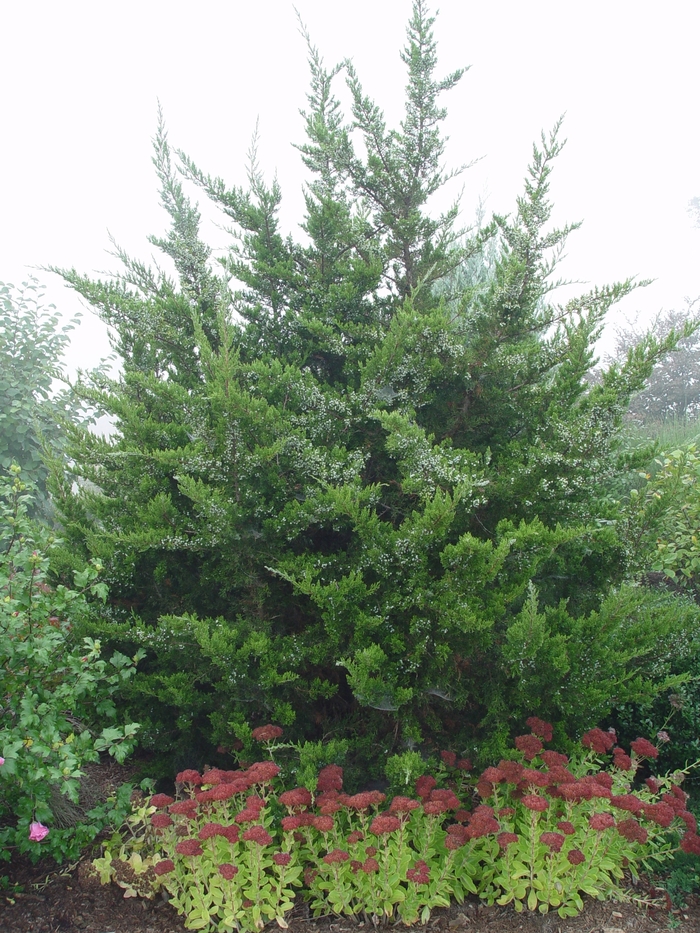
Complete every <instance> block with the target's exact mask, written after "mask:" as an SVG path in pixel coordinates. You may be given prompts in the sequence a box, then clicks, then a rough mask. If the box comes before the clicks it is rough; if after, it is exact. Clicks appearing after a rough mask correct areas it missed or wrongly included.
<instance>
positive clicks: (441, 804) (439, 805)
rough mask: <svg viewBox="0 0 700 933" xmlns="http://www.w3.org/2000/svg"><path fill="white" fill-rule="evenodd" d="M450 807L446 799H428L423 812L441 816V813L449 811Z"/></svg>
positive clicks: (428, 814)
mask: <svg viewBox="0 0 700 933" xmlns="http://www.w3.org/2000/svg"><path fill="white" fill-rule="evenodd" d="M449 809H450V808H449V807H448V806H447V804H446V803H445V801H444V800H426V801H425V803H424V804H423V813H425V814H426V815H427V816H439V815H440V814H441V813H447V811H448V810H449Z"/></svg>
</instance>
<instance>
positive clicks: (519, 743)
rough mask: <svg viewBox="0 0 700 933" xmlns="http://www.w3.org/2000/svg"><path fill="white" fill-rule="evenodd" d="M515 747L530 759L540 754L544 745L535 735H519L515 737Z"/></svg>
mask: <svg viewBox="0 0 700 933" xmlns="http://www.w3.org/2000/svg"><path fill="white" fill-rule="evenodd" d="M515 747H516V748H517V749H518V751H519V752H522V753H523V755H524V756H525V758H526V759H527V760H528V761H532V759H533V758H534V757H535V755H539V753H540V752H541V751H542V749H543V748H544V746H543V745H542V743H541V742H540V740H539V739H538V738H537V736H535V735H519V736H517V737H516V739H515Z"/></svg>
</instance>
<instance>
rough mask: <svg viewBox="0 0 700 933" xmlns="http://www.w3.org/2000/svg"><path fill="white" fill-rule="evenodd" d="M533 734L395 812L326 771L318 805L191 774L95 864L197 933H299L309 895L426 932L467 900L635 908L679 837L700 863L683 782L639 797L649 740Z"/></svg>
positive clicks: (254, 777)
mask: <svg viewBox="0 0 700 933" xmlns="http://www.w3.org/2000/svg"><path fill="white" fill-rule="evenodd" d="M529 724H530V726H531V728H532V730H533V731H532V733H531V734H529V735H523V736H519V737H518V738H517V739H516V750H515V752H514V753H513V754H511V755H510V756H509V757H508V758H504V759H502V760H501V761H500V762H499V764H498V765H497V766H491V767H488V768H486V770H485V771H484V772H483V773H481V775H479V776H477V777H475V778H473V779H472V782H471V784H470V785H469V786H467V785H465V784H464V780H463V775H464V772H465V769H466V765H467V762H466V761H464V762H458V761H456V760H453V758H456V756H454V755H453V753H449V752H447V753H445V757H444V758H443V762H444V763H445V764H446V768H441V769H439V770H438V775H439V776H441V777H443V778H446V783H447V784H448V785H450V784H451V785H452V787H455V788H457V784H456V783H455V781H454V779H453V776H452V774H451V773H450V770H451V769H452V771H453V772H454V773H455V776H456V772H459V780H460V781H461V782H462V784H461V787H462V789H461V792H460V796H459V797H458V796H457V794H456V793H455V790H454V789H452V787H450V786H444V787H439V786H438V783H437V780H436V778H435V777H433V776H432V775H429V774H423V775H421V776H420V777H419V778H418V780H417V781H416V782H415V786H414V787H413V788H412V793H411V795H410V796H409V795H406V794H399V795H396V796H394V797H393V798H392V799H391V800H390V801H387V798H386V796H385V794H384V793H382V792H380V791H377V790H371V791H363V792H360V793H357V794H346V793H344V792H343V772H342V769H341V768H340V767H339V766H338V765H327V766H326V767H324V768H322V769H321V771H320V772H319V774H318V776H317V779H316V780H315V781H314V784H315V788H314V792H312V791H311V790H309V789H308V788H306V787H303V786H301V787H295V788H292V789H289V790H286V791H282V792H280V791H279V790H278V789H277V788H276V786H275V784H276V782H277V781H278V780H279V774H280V769H279V766H278V765H276V764H275V763H274V762H270V761H267V762H257V763H255V764H253V765H250V766H249V767H247V768H241V769H238V770H234V771H224V770H222V769H219V768H212V769H208V770H206V771H204V772H203V773H201V774H200V773H199V772H198V771H195V770H193V769H188V770H186V771H183V772H181V773H180V774H178V775H177V777H176V785H175V786H176V787H177V788H179V789H180V793H181V796H180V799H178V800H175V799H174V798H173V797H171V796H169V795H167V794H156V795H155V796H153V797H151V798H150V800H149V801H147V802H142V803H141V804H139V805H138V806H137V807H135V810H134V814H133V815H132V817H131V818H130V819H129V820H128V821H127V825H126V827H125V828H124V830H123V831H122V832H121V833H117V834H115V836H114V837H113V838H112V839H111V840H110V841H109V842H108V843H107V844H106V846H105V852H104V854H103V856H101V857H100V858H98V859H96V860H95V862H94V863H93V864H94V866H95V868H96V869H98V870H99V872H100V876H101V878H102V881H103V882H107V881H109V880H116V881H117V882H118V883H120V884H122V885H123V886H125V887H127V889H128V890H130V891H131V892H132V893H144V894H145V895H146V896H153V894H154V893H155V892H156V891H158V890H159V889H161V888H165V890H166V891H167V892H168V893H169V895H170V899H171V903H172V904H173V906H174V907H175V908H176V909H177V910H178V912H179V913H180V914H181V915H183V916H184V918H185V924H186V926H187V927H188V928H189V929H216V930H218V931H221V933H224V931H226V933H230V931H232V930H235V929H238V930H254V929H260V928H262V926H263V925H264V923H265V922H266V921H267V920H272V919H275V920H276V921H277V923H278V924H279V925H280V926H282V927H284V926H286V920H285V918H284V915H285V913H287V912H288V911H289V910H290V909H291V907H292V906H293V900H294V895H295V893H296V891H300V893H301V894H302V895H303V896H304V898H305V899H306V900H307V901H308V903H309V907H310V910H311V911H312V913H313V914H314V916H320V915H326V914H335V915H338V916H355V917H361V918H362V919H363V920H365V921H368V922H370V923H372V924H373V925H377V924H378V923H379V922H385V921H387V920H392V919H394V920H396V919H400V920H401V921H403V922H404V923H405V924H408V925H411V924H414V923H417V922H419V921H420V922H422V923H425V922H427V920H428V919H429V918H430V914H431V911H432V910H433V909H434V908H435V907H446V906H448V905H449V904H450V902H451V901H452V900H457V901H459V902H461V901H463V900H464V898H465V897H466V896H467V895H468V894H472V895H476V896H478V897H480V898H482V899H483V900H485V901H486V902H487V903H489V904H493V903H498V904H501V905H507V904H511V903H512V904H513V906H514V907H515V909H516V910H517V911H523V910H525V909H527V910H530V911H534V910H538V911H540V912H541V913H547V912H548V911H549V910H556V911H557V913H558V915H559V916H560V917H562V918H565V917H572V916H574V915H575V914H577V913H578V912H579V911H580V910H581V909H582V908H583V901H582V897H583V895H589V896H592V897H596V898H599V899H607V898H615V897H622V896H624V892H623V889H622V884H623V881H624V874H625V872H630V873H631V874H632V876H633V877H636V876H637V875H638V874H639V871H640V870H641V869H642V868H643V869H645V870H649V869H651V868H653V867H654V866H658V865H659V864H662V863H663V862H664V860H666V859H668V858H670V857H671V856H672V854H673V853H674V852H676V851H678V849H679V845H678V839H679V836H680V835H681V834H682V839H681V840H680V849H682V850H683V851H684V852H687V853H689V854H694V855H696V856H697V855H700V837H698V835H697V825H696V822H695V818H694V817H693V815H692V814H691V813H690V812H689V811H688V809H687V795H686V794H685V793H684V792H683V791H682V790H681V788H680V786H679V783H678V782H679V780H680V779H681V778H682V777H683V775H682V774H678V775H674V777H673V778H672V779H671V778H668V777H660V778H655V777H650V778H648V779H647V780H646V782H645V784H644V785H643V786H642V787H641V788H638V787H633V786H632V782H633V781H634V779H635V775H636V772H637V769H638V768H639V766H640V765H641V764H642V763H645V762H650V761H653V760H654V759H655V758H656V756H657V755H658V751H657V749H656V748H655V746H653V745H652V744H651V742H649V741H647V740H646V739H642V738H640V739H637V740H635V741H634V742H633V743H632V748H631V753H630V754H628V753H627V752H626V751H625V750H624V749H623V748H622V747H621V746H619V745H617V744H616V739H615V736H614V734H612V733H611V732H603V731H602V730H600V729H592V730H590V731H589V732H587V733H586V734H585V735H584V736H583V739H582V743H583V748H582V749H579V754H578V755H577V756H576V757H575V758H572V759H569V758H568V757H567V756H566V755H564V754H562V753H559V752H556V751H552V750H545V747H544V740H547V739H548V738H549V739H551V735H552V732H551V725H550V724H549V723H546V722H544V721H543V720H541V719H539V718H538V717H531V719H530V720H529ZM261 729H262V730H275V731H276V732H278V733H280V732H281V729H279V727H275V726H265V727H261ZM268 734H269V733H268ZM135 876H136V877H137V878H138V884H135V883H134V877H135ZM125 879H126V880H125Z"/></svg>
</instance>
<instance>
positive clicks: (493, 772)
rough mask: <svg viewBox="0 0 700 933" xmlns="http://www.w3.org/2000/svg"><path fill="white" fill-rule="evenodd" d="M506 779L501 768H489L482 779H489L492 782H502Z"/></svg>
mask: <svg viewBox="0 0 700 933" xmlns="http://www.w3.org/2000/svg"><path fill="white" fill-rule="evenodd" d="M505 779H506V776H505V774H504V773H503V772H502V771H501V769H500V768H487V769H486V770H485V771H484V772H483V773H482V775H481V780H482V781H488V782H489V783H490V784H500V783H501V781H505Z"/></svg>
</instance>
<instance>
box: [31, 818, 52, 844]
mask: <svg viewBox="0 0 700 933" xmlns="http://www.w3.org/2000/svg"><path fill="white" fill-rule="evenodd" d="M48 834H49V828H48V826H44V825H43V824H42V823H36V822H35V823H30V824H29V841H30V842H41V840H42V839H44V838H45V837H46V836H48Z"/></svg>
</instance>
